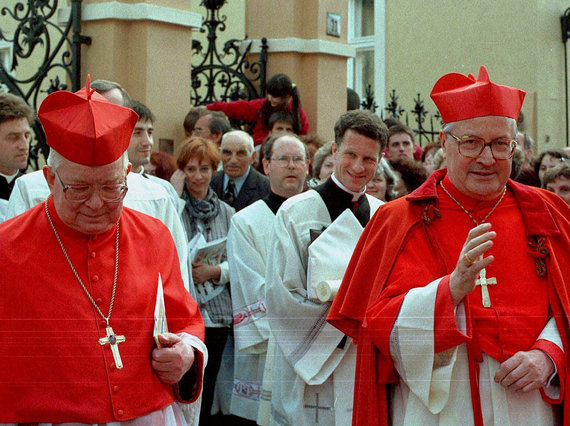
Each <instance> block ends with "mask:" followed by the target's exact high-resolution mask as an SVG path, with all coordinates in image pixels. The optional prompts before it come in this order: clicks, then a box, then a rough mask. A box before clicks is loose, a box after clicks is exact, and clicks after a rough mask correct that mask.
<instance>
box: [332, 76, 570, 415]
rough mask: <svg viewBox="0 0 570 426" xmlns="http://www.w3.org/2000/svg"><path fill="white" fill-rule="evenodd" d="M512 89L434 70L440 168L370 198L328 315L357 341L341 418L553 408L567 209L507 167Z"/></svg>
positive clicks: (561, 358) (563, 362)
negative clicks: (384, 196)
mask: <svg viewBox="0 0 570 426" xmlns="http://www.w3.org/2000/svg"><path fill="white" fill-rule="evenodd" d="M524 95H525V93H524V92H523V91H522V90H519V89H516V88H514V87H509V86H504V85H500V84H497V83H494V82H491V81H490V79H489V75H488V73H487V70H486V68H485V67H481V69H480V71H479V76H478V78H477V79H475V77H474V76H473V75H469V76H464V75H462V74H458V73H451V74H446V75H444V76H443V77H441V78H440V79H439V80H438V81H437V83H436V84H435V86H434V88H433V90H432V93H431V97H432V99H433V101H434V102H435V104H436V106H437V107H438V109H439V112H440V113H441V116H442V119H443V121H444V122H445V125H444V126H443V129H442V131H441V132H440V140H441V143H442V148H443V151H444V154H445V158H446V160H447V169H441V170H436V171H435V172H434V173H433V174H432V175H431V176H430V178H428V180H427V181H426V182H425V183H424V185H422V186H421V187H420V188H418V189H417V190H416V191H414V192H413V193H412V194H411V195H409V196H408V197H406V198H403V199H399V200H396V201H393V202H390V203H388V204H387V205H385V206H384V207H383V208H382V209H380V211H379V213H378V214H377V215H376V216H375V218H374V220H373V221H371V223H370V224H369V226H368V228H367V229H366V231H365V233H364V235H363V237H362V238H361V239H360V241H359V244H358V246H357V248H356V250H355V253H354V255H353V258H352V260H351V264H350V267H349V268H348V270H347V273H346V275H345V277H344V280H343V284H342V286H341V290H340V292H339V294H338V295H337V298H336V299H335V301H334V303H333V306H332V308H331V312H330V314H329V318H328V321H329V322H330V323H332V324H333V325H335V326H336V327H338V328H339V329H340V330H342V331H344V332H345V333H347V334H348V335H349V336H352V337H354V338H356V339H357V341H358V368H357V372H356V389H355V410H354V415H353V424H387V423H388V422H389V421H390V422H391V423H392V424H405V423H414V424H475V425H483V424H541V425H543V424H558V423H559V422H560V421H561V420H560V417H559V415H560V411H559V408H560V406H559V405H557V404H561V403H563V404H564V407H565V406H566V401H567V400H568V399H565V400H564V392H565V389H566V386H567V385H568V384H567V382H566V373H565V368H566V366H567V365H568V361H569V358H568V354H567V352H566V353H565V350H566V351H568V343H570V342H569V341H568V313H569V312H570V298H569V296H568V284H569V283H568V279H569V278H568V271H569V270H570V262H569V260H568V256H567V253H568V251H569V250H570V242H569V236H570V226H569V225H568V220H567V218H568V217H570V210H569V209H568V206H566V205H565V203H564V202H563V201H561V200H560V199H558V198H557V197H554V196H552V194H549V193H547V192H546V191H544V190H541V189H537V188H532V187H528V186H525V185H521V184H519V183H517V182H513V181H512V180H510V179H509V175H510V172H511V162H512V156H513V153H514V150H515V148H516V142H515V136H516V134H517V126H516V121H515V120H516V118H517V117H518V115H519V112H520V108H521V106H522V103H523V99H524ZM566 415H567V414H566Z"/></svg>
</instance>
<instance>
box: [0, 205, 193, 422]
mask: <svg viewBox="0 0 570 426" xmlns="http://www.w3.org/2000/svg"><path fill="white" fill-rule="evenodd" d="M48 205H49V211H50V215H51V217H52V220H53V222H54V225H55V227H56V229H57V231H58V234H59V236H60V238H61V240H62V243H63V245H64V247H65V249H66V251H67V253H68V255H69V257H70V259H71V262H72V263H73V266H74V267H75V269H76V271H77V273H78V274H79V277H80V278H81V279H82V281H83V283H84V284H85V286H86V288H87V289H88V291H89V292H90V293H91V296H92V297H93V300H94V301H95V302H96V303H97V305H98V306H99V308H100V310H101V311H102V312H103V314H104V315H107V314H108V311H109V304H110V300H111V295H112V289H113V275H114V266H115V236H116V233H115V230H116V228H115V226H113V227H112V229H110V230H109V231H106V232H104V233H102V234H99V235H94V236H89V235H85V234H82V233H79V232H77V231H75V230H73V229H71V228H69V227H67V226H66V225H64V224H63V223H62V222H61V220H60V219H59V218H58V216H57V213H56V211H55V207H54V204H53V200H52V199H51V197H50V199H49V203H48ZM0 241H1V243H0V259H1V261H0V262H1V263H0V422H8V423H9V422H50V423H59V422H81V423H105V422H111V421H125V420H128V419H133V418H136V417H140V416H142V415H145V414H148V413H151V412H153V411H156V410H159V409H161V408H164V407H166V406H168V405H170V404H172V403H173V402H174V400H175V399H178V400H182V401H184V402H192V401H193V400H195V399H196V398H197V397H198V396H199V394H200V391H201V382H202V366H203V361H204V360H203V356H202V354H201V353H200V352H199V351H195V353H196V360H195V363H194V367H193V368H191V369H190V371H189V372H188V373H187V374H186V375H185V376H184V378H183V380H182V381H181V382H180V383H179V384H177V385H175V386H172V385H168V384H165V383H163V382H161V381H160V380H159V379H158V376H157V375H156V374H155V373H154V370H153V369H152V367H151V353H152V350H153V349H154V347H155V346H154V340H153V337H152V335H153V327H154V318H153V315H154V308H155V303H156V294H157V285H158V275H159V273H160V275H161V277H162V283H163V289H164V301H165V307H166V317H167V320H168V328H169V331H171V332H173V333H181V332H186V333H188V334H190V335H193V336H196V337H198V338H199V339H201V340H203V339H204V324H203V321H202V318H201V316H200V311H199V309H198V306H197V305H196V303H195V302H194V300H193V299H192V298H191V297H190V295H189V294H188V292H187V291H186V290H185V288H184V285H183V282H182V278H181V276H180V268H179V262H178V257H177V253H176V248H175V246H174V243H173V241H172V237H171V236H170V233H169V231H168V229H167V228H166V227H165V226H164V225H163V224H162V223H161V222H159V221H158V220H156V219H154V218H152V217H150V216H147V215H144V214H142V213H138V212H135V211H133V210H130V209H128V208H124V209H123V212H122V214H121V219H120V239H119V268H118V279H117V288H116V294H115V299H114V304H113V310H112V315H111V319H110V326H111V327H112V328H113V330H114V332H115V334H117V335H123V336H125V338H126V341H125V342H123V343H120V344H119V346H118V347H119V353H120V356H121V359H122V363H123V368H122V369H117V368H116V366H115V364H114V359H113V355H112V352H111V350H110V348H109V345H106V346H101V345H100V344H99V342H98V340H99V339H100V338H102V337H105V336H106V333H105V322H104V320H103V319H102V318H101V316H100V315H99V314H98V313H97V312H96V310H95V308H94V307H93V306H92V304H91V302H90V301H89V299H88V298H87V296H86V294H85V292H84V291H83V289H82V288H81V286H80V284H79V282H78V281H77V279H76V278H75V276H74V275H73V272H72V271H71V268H70V266H69V265H68V263H67V261H66V260H65V258H64V255H63V253H62V250H61V248H60V246H59V244H58V242H57V241H56V238H55V235H54V233H53V231H52V229H51V228H50V226H49V223H48V219H47V216H46V213H45V210H44V203H42V204H40V205H38V206H36V207H34V208H32V209H30V210H29V211H27V212H26V213H24V214H22V215H20V216H17V217H15V218H14V219H12V220H9V221H7V222H4V223H3V224H2V225H1V226H0Z"/></svg>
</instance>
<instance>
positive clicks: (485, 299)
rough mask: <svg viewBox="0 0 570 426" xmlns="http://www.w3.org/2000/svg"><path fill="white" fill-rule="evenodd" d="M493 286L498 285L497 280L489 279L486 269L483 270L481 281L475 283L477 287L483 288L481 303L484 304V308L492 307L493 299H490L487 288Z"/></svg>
mask: <svg viewBox="0 0 570 426" xmlns="http://www.w3.org/2000/svg"><path fill="white" fill-rule="evenodd" d="M491 284H497V279H496V278H487V271H486V270H485V268H483V269H481V271H480V272H479V279H477V281H475V285H480V286H481V299H482V300H481V302H482V303H483V307H484V308H490V307H491V298H490V297H489V289H488V288H487V286H488V285H491Z"/></svg>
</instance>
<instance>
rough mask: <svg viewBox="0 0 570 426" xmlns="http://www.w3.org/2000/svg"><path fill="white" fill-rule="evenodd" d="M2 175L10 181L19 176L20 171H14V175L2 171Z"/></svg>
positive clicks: (0, 174)
mask: <svg viewBox="0 0 570 426" xmlns="http://www.w3.org/2000/svg"><path fill="white" fill-rule="evenodd" d="M0 176H4V178H5V179H6V181H7V182H8V183H10V182H12V181H13V180H14V179H16V176H18V172H16V173H14V174H13V175H5V174H4V173H0Z"/></svg>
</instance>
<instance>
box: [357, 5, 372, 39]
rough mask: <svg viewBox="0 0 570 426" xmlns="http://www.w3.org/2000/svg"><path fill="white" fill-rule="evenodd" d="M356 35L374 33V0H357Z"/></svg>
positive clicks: (361, 35)
mask: <svg viewBox="0 0 570 426" xmlns="http://www.w3.org/2000/svg"><path fill="white" fill-rule="evenodd" d="M354 6H355V14H354V19H355V22H354V36H355V37H366V36H373V35H374V0H355V2H354Z"/></svg>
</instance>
